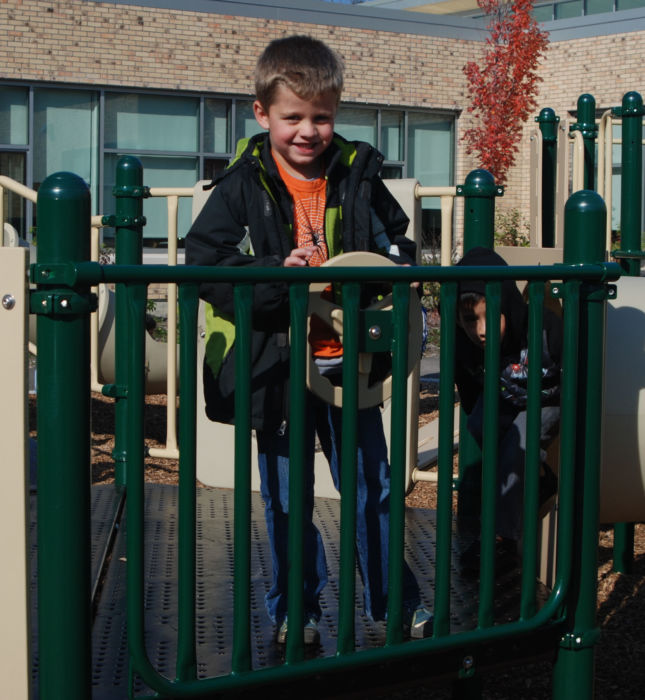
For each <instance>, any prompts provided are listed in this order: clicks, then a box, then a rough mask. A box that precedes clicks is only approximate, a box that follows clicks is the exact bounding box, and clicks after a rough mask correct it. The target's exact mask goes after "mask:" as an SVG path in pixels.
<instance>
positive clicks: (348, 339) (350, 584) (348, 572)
mask: <svg viewBox="0 0 645 700" xmlns="http://www.w3.org/2000/svg"><path fill="white" fill-rule="evenodd" d="M360 292H361V288H360V285H359V284H357V283H355V282H346V283H344V284H343V413H342V426H343V439H342V447H341V455H340V483H341V500H340V576H339V586H340V597H339V601H338V653H339V654H348V653H351V652H352V651H353V650H354V599H355V595H356V573H355V571H356V556H355V552H356V549H355V546H356V545H355V542H356V460H357V441H356V426H357V416H358V330H359V322H358V312H359V303H360Z"/></svg>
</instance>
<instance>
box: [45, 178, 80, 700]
mask: <svg viewBox="0 0 645 700" xmlns="http://www.w3.org/2000/svg"><path fill="white" fill-rule="evenodd" d="M37 211H38V267H37V274H36V275H35V276H36V279H34V281H35V282H37V283H38V290H37V292H36V293H35V294H34V295H33V297H32V311H34V312H35V313H38V321H37V323H38V637H39V680H38V685H39V697H40V698H41V700H45V699H46V700H87V698H90V697H91V694H92V693H91V658H92V657H91V643H90V640H91V637H90V631H91V611H90V375H89V312H90V294H89V288H82V289H80V290H79V289H75V290H72V289H71V288H70V287H66V286H64V283H62V282H58V283H56V282H55V283H54V284H52V281H53V279H54V278H55V277H56V274H55V270H51V271H50V270H49V268H48V265H54V264H56V263H65V262H69V261H86V260H89V257H90V193H89V189H88V187H87V185H86V184H85V182H84V181H83V180H82V179H81V178H80V177H78V176H76V175H73V174H72V173H64V172H63V173H55V174H54V175H50V176H49V177H47V178H46V179H45V181H44V182H43V183H42V185H41V186H40V190H39V191H38V203H37Z"/></svg>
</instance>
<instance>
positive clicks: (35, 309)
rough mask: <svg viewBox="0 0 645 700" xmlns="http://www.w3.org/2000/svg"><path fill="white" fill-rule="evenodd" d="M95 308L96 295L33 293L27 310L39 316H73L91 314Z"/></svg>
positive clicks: (96, 303) (96, 302)
mask: <svg viewBox="0 0 645 700" xmlns="http://www.w3.org/2000/svg"><path fill="white" fill-rule="evenodd" d="M97 308H98V297H97V296H96V294H77V293H76V292H72V291H70V292H41V291H34V292H31V294H30V296H29V310H30V312H31V313H32V314H37V315H39V316H75V315H79V314H88V313H91V312H92V311H96V309H97Z"/></svg>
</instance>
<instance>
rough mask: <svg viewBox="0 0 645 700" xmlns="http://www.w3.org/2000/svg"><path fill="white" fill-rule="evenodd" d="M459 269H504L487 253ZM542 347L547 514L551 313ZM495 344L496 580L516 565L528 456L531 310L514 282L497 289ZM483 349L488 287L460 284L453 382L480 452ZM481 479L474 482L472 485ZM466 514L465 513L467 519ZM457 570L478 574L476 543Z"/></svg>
mask: <svg viewBox="0 0 645 700" xmlns="http://www.w3.org/2000/svg"><path fill="white" fill-rule="evenodd" d="M457 264H458V265H460V266H472V265H477V266H479V265H481V266H488V265H506V262H505V261H504V260H503V259H502V258H501V257H500V256H499V255H497V253H495V252H494V251H492V250H489V249H487V248H473V249H471V250H470V251H468V252H467V253H466V254H465V255H464V257H463V258H462V259H461V261H460V262H459V263H457ZM542 340H543V342H542V346H543V348H542V387H541V389H542V401H541V403H542V411H541V431H540V447H541V450H540V456H541V460H542V472H541V476H540V505H541V506H542V512H544V506H545V505H546V504H547V503H548V502H549V500H550V499H552V498H553V497H554V495H555V492H556V490H557V479H556V477H555V475H554V474H553V472H552V471H551V469H550V467H549V466H548V465H547V464H546V462H545V461H544V460H545V458H546V452H545V450H546V448H547V447H548V446H549V444H550V443H551V442H552V441H553V439H554V438H555V437H556V435H557V433H558V430H559V423H560V408H559V403H560V364H561V354H562V323H561V320H560V319H559V318H558V317H557V316H556V315H555V314H554V313H553V312H552V311H550V310H548V309H546V310H545V312H544V319H543V338H542ZM500 343H501V346H500V377H499V378H500V401H499V446H498V449H499V452H498V464H497V511H496V531H497V548H496V551H497V567H498V573H501V572H502V570H504V569H507V568H510V567H514V566H515V565H516V564H517V561H518V543H519V541H520V539H521V534H522V504H523V494H524V461H525V456H526V455H525V451H526V388H527V368H528V362H527V355H528V353H527V346H528V307H527V305H526V303H525V302H524V300H523V298H522V295H521V294H520V292H519V290H518V288H517V285H516V284H515V282H514V281H513V280H504V281H503V282H502V294H501V316H500ZM485 345H486V297H485V283H484V282H483V281H481V280H474V281H464V282H460V283H459V298H458V302H457V336H456V361H455V362H456V364H455V381H456V384H457V389H458V390H459V398H460V400H461V405H462V407H463V409H464V411H465V412H466V414H467V415H468V430H469V431H470V432H471V433H472V435H473V436H474V438H475V440H476V441H477V443H478V444H479V446H480V447H481V446H482V443H483V421H484V405H483V403H484V401H483V398H484V397H483V390H484V348H485ZM471 476H472V474H471ZM479 478H480V477H479V476H477V479H479ZM477 487H478V484H472V483H463V482H462V488H464V489H468V488H471V489H477ZM460 515H461V514H460ZM468 515H470V514H466V516H468ZM460 565H461V567H460V568H461V571H462V573H463V574H464V575H476V574H477V573H478V572H479V541H475V542H473V543H472V545H471V546H470V547H468V548H467V549H466V550H465V551H464V552H463V553H462V556H461V561H460Z"/></svg>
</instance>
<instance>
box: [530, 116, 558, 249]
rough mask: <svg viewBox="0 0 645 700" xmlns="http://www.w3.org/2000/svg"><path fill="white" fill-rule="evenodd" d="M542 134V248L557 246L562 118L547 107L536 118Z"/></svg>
mask: <svg viewBox="0 0 645 700" xmlns="http://www.w3.org/2000/svg"><path fill="white" fill-rule="evenodd" d="M535 121H536V122H538V124H539V125H540V132H541V133H542V247H543V248H553V246H554V245H555V180H556V162H557V144H558V123H559V122H560V117H558V116H556V114H555V112H554V111H553V110H552V109H551V108H550V107H546V108H545V109H543V110H542V111H541V112H540V114H539V115H538V116H537V117H536V118H535Z"/></svg>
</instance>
